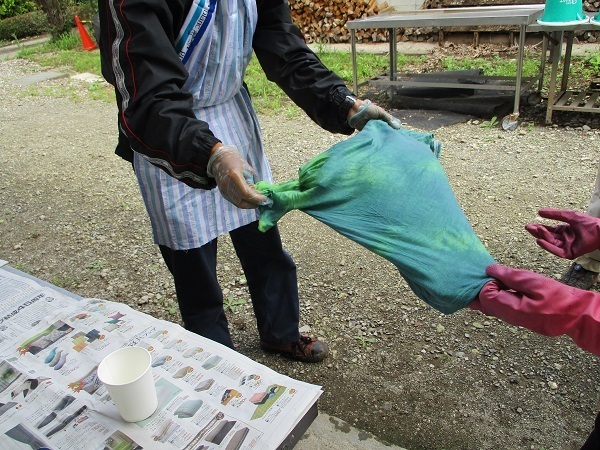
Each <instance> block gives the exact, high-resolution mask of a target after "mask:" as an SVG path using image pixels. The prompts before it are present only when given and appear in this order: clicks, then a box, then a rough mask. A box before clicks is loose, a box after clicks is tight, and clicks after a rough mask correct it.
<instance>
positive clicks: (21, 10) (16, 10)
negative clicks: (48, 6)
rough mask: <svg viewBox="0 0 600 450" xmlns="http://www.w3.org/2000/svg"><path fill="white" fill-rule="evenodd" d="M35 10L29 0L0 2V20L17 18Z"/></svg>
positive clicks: (33, 4) (5, 0)
mask: <svg viewBox="0 0 600 450" xmlns="http://www.w3.org/2000/svg"><path fill="white" fill-rule="evenodd" d="M36 9H37V8H36V6H35V3H34V2H33V1H31V0H0V19H6V18H7V17H14V16H18V15H20V14H25V13H28V12H31V11H35V10H36Z"/></svg>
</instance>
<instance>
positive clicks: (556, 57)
mask: <svg viewBox="0 0 600 450" xmlns="http://www.w3.org/2000/svg"><path fill="white" fill-rule="evenodd" d="M557 36H558V39H556V38H557ZM552 37H553V38H555V41H556V44H555V45H554V48H553V49H552V51H551V55H552V70H551V72H550V85H549V87H548V106H547V107H546V125H550V124H551V123H552V107H553V106H554V97H555V96H556V73H557V72H558V62H559V61H560V55H561V53H562V40H563V33H562V32H561V31H555V32H553V33H552Z"/></svg>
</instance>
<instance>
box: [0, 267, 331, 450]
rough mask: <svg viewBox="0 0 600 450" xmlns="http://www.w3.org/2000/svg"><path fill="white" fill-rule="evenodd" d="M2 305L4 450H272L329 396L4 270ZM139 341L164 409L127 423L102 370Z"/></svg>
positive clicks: (164, 325)
mask: <svg viewBox="0 0 600 450" xmlns="http://www.w3.org/2000/svg"><path fill="white" fill-rule="evenodd" d="M0 304H1V305H2V308H1V311H0V313H1V314H0V449H11V450H12V449H19V448H24V449H25V448H26V449H31V448H49V449H60V450H62V449H77V450H80V449H144V448H146V449H156V448H161V449H163V448H164V449H190V450H192V449H194V450H195V449H205V450H209V449H217V448H218V449H227V450H233V449H275V448H277V447H278V446H279V444H281V442H283V441H284V439H285V438H286V437H287V435H288V434H289V433H290V431H291V430H292V429H293V428H294V426H295V425H296V424H297V423H298V422H299V421H300V419H301V418H302V417H303V416H304V414H305V413H306V412H307V411H308V410H309V409H310V408H311V407H312V406H313V405H314V403H315V402H316V401H317V400H318V398H319V396H320V395H321V393H322V391H321V388H320V386H315V385H312V384H308V383H304V382H301V381H297V380H294V379H292V378H289V377H287V376H284V375H281V374H278V373H277V372H275V371H273V370H271V369H269V368H267V367H265V366H263V365H261V364H259V363H257V362H255V361H252V360H250V359H249V358H247V357H245V356H243V355H241V354H239V353H237V352H235V351H233V350H231V349H229V348H227V347H224V346H222V345H220V344H217V343H215V342H212V341H210V340H208V339H205V338H202V337H201V336H198V335H196V334H194V333H190V332H188V331H186V330H184V329H183V328H182V327H180V326H179V325H176V324H173V323H170V322H167V321H163V320H158V319H155V318H152V317H150V316H148V315H146V314H143V313H140V312H139V311H135V310H133V309H132V308H130V307H128V306H127V305H123V304H120V303H115V302H109V301H104V300H99V299H86V300H76V299H73V298H69V297H68V296H67V295H64V294H63V293H61V292H58V291H55V290H52V289H49V288H45V287H42V286H40V285H37V283H35V281H34V280H32V279H30V278H27V277H24V276H20V275H16V274H13V273H11V272H8V271H6V270H2V269H0ZM133 345H135V346H139V347H143V348H146V349H147V350H148V351H149V352H150V353H151V355H152V360H153V364H152V366H153V375H154V381H155V386H156V389H157V393H158V399H159V406H158V408H157V410H156V411H155V413H154V414H153V415H152V416H151V417H149V418H148V419H146V420H143V421H140V422H136V423H127V422H124V421H123V420H122V419H121V417H120V416H119V414H118V411H117V409H116V407H115V406H114V404H113V403H112V401H111V400H110V397H109V396H108V394H107V391H106V389H105V388H104V386H103V385H102V384H101V383H100V382H99V381H98V378H97V375H96V369H97V366H98V364H99V362H100V361H101V360H102V358H103V357H105V356H106V355H108V354H109V353H111V352H112V351H114V350H117V349H119V348H121V347H123V346H133Z"/></svg>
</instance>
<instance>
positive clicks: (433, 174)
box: [256, 120, 494, 314]
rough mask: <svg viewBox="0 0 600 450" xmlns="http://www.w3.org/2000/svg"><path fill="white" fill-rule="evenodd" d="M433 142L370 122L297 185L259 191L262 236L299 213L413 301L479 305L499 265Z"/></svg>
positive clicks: (448, 306) (446, 307) (440, 306)
mask: <svg viewBox="0 0 600 450" xmlns="http://www.w3.org/2000/svg"><path fill="white" fill-rule="evenodd" d="M440 148H441V145H440V143H439V142H437V141H434V139H433V135H431V134H425V133H419V132H413V131H409V130H405V129H402V128H401V129H400V130H394V129H392V128H391V127H390V126H389V125H387V124H386V123H384V122H381V121H377V120H372V121H369V122H368V123H367V125H366V126H365V128H364V129H363V130H362V131H361V132H359V133H358V134H356V135H354V136H352V137H350V138H348V139H347V140H345V141H343V142H340V143H338V144H336V145H334V146H333V147H331V148H330V149H329V150H327V151H325V152H323V153H321V154H320V155H318V156H316V157H315V158H314V159H312V160H311V161H309V162H307V163H306V164H305V165H303V166H302V167H301V168H300V170H299V177H298V179H297V180H293V181H288V182H283V183H278V184H270V183H267V182H262V181H261V182H259V183H257V184H256V188H257V189H258V190H260V191H262V192H263V193H264V194H265V195H267V196H268V197H269V198H271V199H272V200H273V204H272V205H270V206H263V207H260V212H261V216H260V221H259V229H260V230H262V231H266V230H268V229H269V228H270V227H272V226H273V225H274V224H275V223H276V222H277V221H278V220H279V219H280V218H281V217H283V216H284V215H285V214H286V213H287V212H288V211H291V210H293V209H298V210H301V211H303V212H305V213H307V214H309V215H310V216H312V217H314V218H315V219H317V220H319V221H321V222H323V223H324V224H326V225H328V226H329V227H331V228H333V229H334V230H336V231H337V232H339V233H340V234H342V235H344V236H346V237H347V238H349V239H351V240H353V241H355V242H357V243H358V244H360V245H362V246H364V247H366V248H367V249H369V250H371V251H372V252H374V253H376V254H378V255H380V256H382V257H383V258H385V259H387V260H388V261H390V262H391V263H393V264H394V265H395V266H396V267H397V268H398V270H399V271H400V274H401V275H402V276H403V277H404V279H405V280H406V281H407V283H408V284H409V286H410V288H411V289H412V290H413V291H414V293H415V294H416V295H417V296H418V297H419V298H420V299H422V300H424V301H425V302H427V303H428V304H429V305H431V306H432V307H434V308H435V309H437V310H438V311H441V312H443V313H445V314H451V313H453V312H455V311H457V310H459V309H461V308H464V307H465V306H466V305H467V304H468V303H470V302H471V301H472V300H474V299H475V298H477V295H478V294H479V291H480V290H481V288H482V287H483V285H484V284H485V283H487V282H488V281H491V280H492V278H490V277H487V276H486V274H485V268H486V267H487V266H488V265H490V264H493V263H494V259H493V258H492V257H491V256H490V254H489V253H488V252H487V250H486V249H485V247H484V245H483V244H482V243H481V241H480V240H479V238H478V237H477V236H476V234H475V232H474V231H473V229H472V228H471V225H470V224H469V221H468V220H467V218H466V217H465V215H464V213H463V211H462V209H461V207H460V205H459V204H458V201H457V200H456V197H455V196H454V193H453V192H452V188H451V187H450V184H449V182H448V179H447V177H446V174H445V173H444V170H443V168H442V165H441V164H440V162H439V161H438V159H437V158H436V155H437V154H439V150H440Z"/></svg>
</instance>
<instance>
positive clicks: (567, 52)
mask: <svg viewBox="0 0 600 450" xmlns="http://www.w3.org/2000/svg"><path fill="white" fill-rule="evenodd" d="M574 37H575V33H574V32H573V31H567V47H566V48H565V60H564V62H563V73H562V79H561V81H560V90H561V91H566V90H567V85H568V80H569V70H570V69H571V53H572V50H573V38H574Z"/></svg>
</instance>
